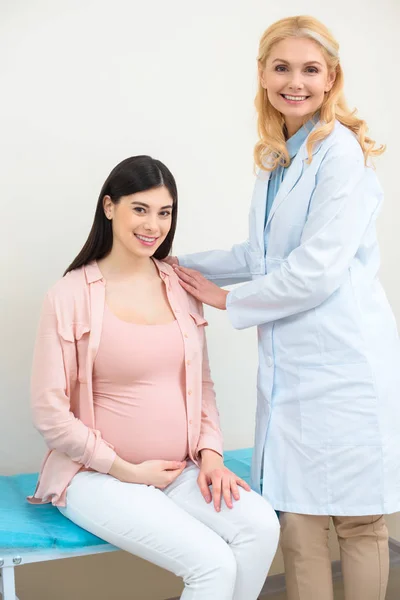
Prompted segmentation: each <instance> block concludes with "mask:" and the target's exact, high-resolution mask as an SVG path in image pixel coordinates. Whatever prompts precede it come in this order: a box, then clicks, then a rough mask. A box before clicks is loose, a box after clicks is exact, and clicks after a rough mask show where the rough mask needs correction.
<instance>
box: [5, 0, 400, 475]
mask: <svg viewBox="0 0 400 600" xmlns="http://www.w3.org/2000/svg"><path fill="white" fill-rule="evenodd" d="M399 7H400V5H399V2H398V0H351V2H349V1H348V0H336V2H330V3H322V2H321V1H320V0H303V1H302V2H301V3H300V4H299V3H298V2H296V1H295V0H286V2H285V3H281V2H274V3H272V2H266V1H265V0H246V1H244V0H243V1H241V2H240V1H238V0H203V1H202V2H196V3H195V2H187V1H184V0H168V1H163V0H152V1H151V2H145V1H140V2H139V1H135V0H129V1H128V0H126V1H125V0H114V1H113V2H111V1H109V2H106V1H104V0H68V1H67V0H64V1H62V0H55V1H54V0H53V1H52V2H49V1H45V0H2V2H1V4H0V75H1V79H0V81H1V100H0V105H1V109H0V131H1V142H0V183H1V186H0V194H1V218H0V228H1V229H0V234H1V235H0V268H1V283H0V299H1V317H0V318H1V324H0V327H1V329H0V330H1V336H2V344H1V348H0V411H1V412H0V415H1V416H0V473H13V472H17V471H33V470H37V469H38V466H39V462H40V459H41V457H42V453H43V449H44V446H43V443H42V441H41V439H40V437H39V436H38V434H37V433H36V432H35V431H34V430H33V428H32V426H31V423H30V415H29V410H28V397H29V392H28V384H29V370H30V361H31V353H32V346H33V341H34V335H35V329H36V325H37V319H38V314H39V309H40V305H41V302H42V298H43V296H44V293H45V291H46V290H47V288H48V287H49V286H50V285H51V284H52V283H53V282H54V281H55V280H56V279H57V278H59V277H60V276H61V274H62V272H63V270H64V269H65V268H66V266H67V265H68V264H69V262H70V261H71V260H72V258H73V257H74V256H75V255H76V254H77V252H78V250H79V249H80V247H81V245H82V243H83V242H84V240H85V238H86V235H87V233H88V230H89V227H90V225H91V222H92V217H93V211H94V206H95V203H96V198H97V195H98V192H99V190H100V187H101V185H102V183H103V181H104V179H105V178H106V176H107V175H108V172H109V171H110V170H111V168H112V167H113V166H114V165H115V164H116V163H117V162H119V161H120V160H122V159H123V158H125V157H127V156H130V155H134V154H141V153H149V154H151V155H153V156H155V157H157V158H159V159H161V160H162V161H164V162H165V163H166V164H167V165H168V166H169V167H170V169H171V170H172V171H173V173H174V174H175V176H176V179H177V182H178V187H179V191H180V219H179V228H178V233H177V236H176V244H175V250H176V252H178V253H183V252H189V251H195V250H201V249H208V248H212V247H229V246H230V245H231V244H232V243H233V242H236V241H241V240H242V239H244V238H245V236H246V231H247V211H248V206H249V201H250V195H251V190H252V185H253V172H252V148H253V144H254V141H255V139H256V134H255V114H254V109H253V97H254V93H255V83H256V62H255V59H256V54H257V47H258V40H259V37H260V35H261V33H262V32H263V30H264V29H265V28H266V27H267V26H268V25H269V24H271V23H272V22H273V21H274V20H276V19H278V18H281V17H283V16H289V15H292V14H297V13H298V12H299V11H301V12H303V13H305V14H307V13H308V14H313V15H315V16H316V17H318V18H320V19H321V20H323V21H324V22H326V24H328V26H330V27H331V29H332V30H333V32H334V33H335V34H336V35H337V37H338V38H339V40H340V41H341V48H342V49H341V55H342V63H343V66H344V69H345V74H346V80H347V81H346V83H347V97H348V100H349V103H350V104H351V105H353V104H356V105H357V107H358V108H359V110H360V113H361V115H362V116H364V117H365V118H367V120H368V122H369V123H370V126H371V133H372V135H373V136H374V137H375V138H376V139H378V140H379V141H384V142H386V143H387V144H388V152H387V154H386V155H385V156H384V157H383V158H382V159H380V160H379V163H378V172H379V174H380V177H381V180H382V182H383V185H384V187H385V190H386V205H385V209H384V212H383V214H382V216H381V218H380V221H379V235H380V240H381V244H382V279H383V282H384V284H385V287H386V290H387V292H388V295H389V298H390V300H391V302H392V305H393V308H394V311H395V313H396V316H397V318H398V319H399V318H400V285H399V279H398V264H399V258H400V252H399V246H398V242H397V240H398V232H399V230H400V208H399V201H398V194H397V186H396V181H397V174H398V173H397V163H396V160H397V158H398V135H399V126H398V119H397V117H398V104H399V92H400V90H399V78H398V65H399V58H400V52H399V41H398V40H399V36H398V23H399V21H400V8H399ZM207 316H208V318H209V321H210V327H209V345H210V354H211V365H212V371H213V375H214V378H215V381H216V387H217V391H218V399H219V404H220V409H221V414H222V423H223V429H224V434H225V440H226V447H227V448H233V447H238V446H246V445H251V443H252V439H253V420H254V408H255V374H256V364H257V357H256V341H255V331H244V332H235V331H233V330H232V329H231V328H230V327H229V325H228V322H227V318H226V315H225V314H222V313H217V312H216V311H213V310H208V311H207ZM222 357H223V358H222Z"/></svg>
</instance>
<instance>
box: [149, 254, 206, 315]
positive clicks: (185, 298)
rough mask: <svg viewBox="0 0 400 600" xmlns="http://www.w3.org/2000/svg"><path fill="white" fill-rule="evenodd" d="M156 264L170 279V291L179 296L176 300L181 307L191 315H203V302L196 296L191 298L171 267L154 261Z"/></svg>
mask: <svg viewBox="0 0 400 600" xmlns="http://www.w3.org/2000/svg"><path fill="white" fill-rule="evenodd" d="M156 262H157V266H158V268H159V270H160V271H161V272H164V273H165V274H166V275H167V276H168V279H169V281H170V284H171V291H172V293H173V294H174V295H175V296H176V297H178V298H179V300H178V301H180V303H181V304H182V305H183V307H184V308H185V309H186V310H187V312H189V313H190V314H191V315H192V316H194V315H196V314H197V315H201V316H203V313H204V311H203V304H202V302H200V301H199V300H196V298H193V296H192V295H191V294H189V293H188V292H187V291H186V290H184V289H183V287H182V286H181V284H180V283H179V277H178V275H177V274H176V273H175V271H174V269H173V267H171V266H170V265H168V264H167V263H164V262H160V261H156Z"/></svg>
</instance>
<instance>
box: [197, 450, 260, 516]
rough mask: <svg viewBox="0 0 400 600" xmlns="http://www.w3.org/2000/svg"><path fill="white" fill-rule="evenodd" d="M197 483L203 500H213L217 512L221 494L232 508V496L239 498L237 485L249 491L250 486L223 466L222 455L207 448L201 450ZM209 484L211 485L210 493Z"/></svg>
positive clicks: (219, 507)
mask: <svg viewBox="0 0 400 600" xmlns="http://www.w3.org/2000/svg"><path fill="white" fill-rule="evenodd" d="M197 483H198V485H199V488H200V491H201V493H202V496H203V498H204V500H205V501H206V502H207V503H209V502H211V500H212V499H213V500H214V508H215V510H216V511H217V512H219V511H220V510H221V496H223V498H224V500H225V504H226V505H227V507H228V508H233V503H232V496H233V497H234V499H235V500H239V499H240V494H239V488H238V486H240V487H242V488H243V489H245V490H246V491H247V492H250V486H249V485H247V483H246V482H245V481H243V479H240V477H238V476H237V475H235V473H233V472H232V471H230V470H229V469H227V468H226V467H225V465H224V460H223V458H222V456H220V454H218V453H217V452H214V450H210V449H208V448H205V449H204V450H202V451H201V465H200V474H199V476H198V478H197ZM210 485H212V494H211V491H210Z"/></svg>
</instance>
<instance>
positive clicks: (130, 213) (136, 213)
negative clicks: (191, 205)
mask: <svg viewBox="0 0 400 600" xmlns="http://www.w3.org/2000/svg"><path fill="white" fill-rule="evenodd" d="M103 206H104V212H105V215H106V217H107V218H108V219H112V232H113V251H115V250H117V251H119V252H121V251H122V253H123V254H129V255H131V256H135V257H136V258H148V257H150V256H153V254H154V253H155V252H156V250H157V248H159V247H160V246H161V244H162V243H163V241H164V240H165V238H166V237H167V235H168V232H169V230H170V229H171V222H172V208H173V202H172V198H171V196H170V193H169V192H168V190H167V188H166V187H164V186H161V187H157V188H153V189H150V190H146V191H145V192H138V193H136V194H131V195H129V196H122V197H121V198H120V200H119V202H118V203H116V204H114V203H113V202H112V200H111V198H110V197H109V196H105V197H104V200H103Z"/></svg>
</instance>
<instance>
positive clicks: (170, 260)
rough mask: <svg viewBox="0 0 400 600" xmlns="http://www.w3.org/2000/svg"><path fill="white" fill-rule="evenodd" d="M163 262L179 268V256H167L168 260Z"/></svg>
mask: <svg viewBox="0 0 400 600" xmlns="http://www.w3.org/2000/svg"><path fill="white" fill-rule="evenodd" d="M163 262H165V263H167V265H170V266H171V267H174V266H176V267H179V260H178V257H177V256H167V258H164V259H163Z"/></svg>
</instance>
